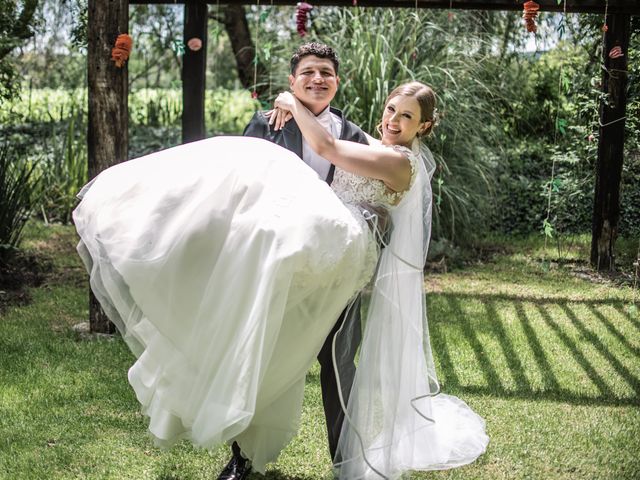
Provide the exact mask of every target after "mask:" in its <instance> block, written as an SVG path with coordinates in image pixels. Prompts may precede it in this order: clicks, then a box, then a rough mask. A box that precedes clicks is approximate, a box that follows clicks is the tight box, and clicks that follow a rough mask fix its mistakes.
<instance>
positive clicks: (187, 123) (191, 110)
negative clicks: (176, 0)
mask: <svg viewBox="0 0 640 480" xmlns="http://www.w3.org/2000/svg"><path fill="white" fill-rule="evenodd" d="M207 20H208V14H207V3H206V1H204V0H197V1H190V2H187V3H185V6H184V44H185V52H184V57H183V59H182V142H183V143H187V142H193V141H194V140H201V139H203V138H204V137H205V134H206V132H205V126H204V93H205V74H206V67H207ZM196 40H200V44H201V47H200V48H199V49H198V50H192V48H191V47H190V46H189V42H190V41H191V42H192V43H193V42H195V41H196ZM196 43H197V42H196Z"/></svg>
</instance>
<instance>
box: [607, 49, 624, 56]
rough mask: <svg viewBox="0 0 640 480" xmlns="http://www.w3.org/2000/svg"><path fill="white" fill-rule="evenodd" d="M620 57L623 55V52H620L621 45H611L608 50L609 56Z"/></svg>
mask: <svg viewBox="0 0 640 480" xmlns="http://www.w3.org/2000/svg"><path fill="white" fill-rule="evenodd" d="M620 57H624V53H622V48H621V47H613V48H612V49H611V50H610V51H609V58H620Z"/></svg>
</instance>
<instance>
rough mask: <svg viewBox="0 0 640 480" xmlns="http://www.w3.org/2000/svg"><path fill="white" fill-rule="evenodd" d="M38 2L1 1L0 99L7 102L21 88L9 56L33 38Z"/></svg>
mask: <svg viewBox="0 0 640 480" xmlns="http://www.w3.org/2000/svg"><path fill="white" fill-rule="evenodd" d="M37 6H38V0H0V99H2V100H7V99H9V98H11V97H12V96H13V95H15V94H16V93H17V91H18V89H19V87H20V85H19V84H18V82H17V78H16V70H15V66H14V65H13V62H12V61H11V58H10V57H9V54H10V53H11V52H12V51H13V50H14V49H15V48H16V47H18V46H20V45H21V44H22V43H23V42H24V41H25V40H28V39H29V38H31V37H32V36H33V27H34V21H35V12H36V8H37Z"/></svg>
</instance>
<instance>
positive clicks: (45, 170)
mask: <svg viewBox="0 0 640 480" xmlns="http://www.w3.org/2000/svg"><path fill="white" fill-rule="evenodd" d="M59 127H62V128H63V130H61V128H59ZM49 142H50V143H49V145H50V148H49V149H48V152H47V156H46V161H44V162H42V163H40V175H41V177H42V183H43V191H42V195H41V199H40V202H41V210H42V212H43V215H45V220H47V221H55V222H60V223H63V224H68V223H70V222H71V213H72V212H73V209H74V208H75V206H76V204H77V199H76V195H77V193H78V192H79V191H80V189H81V188H82V186H83V185H84V184H85V183H87V171H88V157H87V141H86V120H85V118H84V114H83V112H82V111H75V112H74V111H72V112H71V114H70V115H69V117H68V118H67V119H66V120H65V121H64V122H62V123H61V124H60V125H59V126H58V128H55V127H54V126H52V136H51V139H50V140H49Z"/></svg>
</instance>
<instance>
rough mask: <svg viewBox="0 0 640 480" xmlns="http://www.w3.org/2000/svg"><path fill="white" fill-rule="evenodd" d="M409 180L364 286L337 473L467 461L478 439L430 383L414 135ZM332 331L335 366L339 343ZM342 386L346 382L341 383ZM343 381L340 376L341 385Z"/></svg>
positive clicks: (422, 204)
mask: <svg viewBox="0 0 640 480" xmlns="http://www.w3.org/2000/svg"><path fill="white" fill-rule="evenodd" d="M413 156H415V157H420V158H422V160H423V161H421V162H412V163H414V164H415V165H416V166H417V168H416V170H417V171H416V174H415V181H414V183H413V186H412V188H411V190H410V191H409V192H408V193H407V194H406V195H404V197H403V198H402V200H401V201H400V203H399V204H398V205H397V206H396V207H394V208H392V209H391V210H390V217H391V223H392V228H393V230H392V234H391V238H390V241H389V243H388V246H387V247H386V248H384V249H383V251H382V254H381V258H380V263H379V265H378V270H377V274H376V276H375V280H374V283H373V288H372V296H371V302H370V305H369V309H368V315H367V318H366V324H365V329H364V335H363V341H362V346H361V349H360V358H359V363H358V366H357V370H356V377H355V380H354V384H353V386H352V388H351V395H350V399H349V403H348V406H347V407H346V418H345V422H344V424H343V429H342V433H341V436H340V441H339V445H338V453H337V455H336V458H335V462H336V473H337V476H338V477H339V478H340V479H341V480H357V479H379V478H388V479H395V478H399V477H400V476H401V475H402V474H403V473H404V472H406V471H409V470H439V469H447V468H453V467H457V466H461V465H465V464H468V463H470V462H472V461H474V460H475V459H476V458H477V457H478V456H479V455H481V454H482V453H483V452H484V451H485V450H486V447H487V444H488V441H489V439H488V437H487V435H486V433H485V424H484V421H483V419H482V418H481V417H479V416H478V415H476V414H475V413H474V412H473V411H472V410H471V408H469V407H468V406H467V405H466V404H465V403H464V402H463V401H462V400H460V399H458V398H456V397H452V396H449V395H445V394H442V393H439V385H438V381H437V376H436V372H435V366H434V362H433V357H432V353H431V347H430V342H429V330H428V326H427V317H426V306H425V295H424V276H423V265H424V263H425V260H426V253H427V249H428V245H429V238H430V232H431V206H432V202H431V199H432V192H431V184H430V179H431V176H432V174H433V170H434V168H435V162H434V161H433V157H432V156H431V153H430V152H429V151H428V149H426V148H424V147H423V148H422V151H420V147H419V145H418V144H417V142H416V144H415V145H414V148H413ZM349 335H351V332H350V331H348V330H346V329H343V330H342V331H340V332H339V334H338V335H337V336H336V339H335V341H334V357H335V365H336V370H337V373H338V375H339V374H340V368H341V365H342V364H343V361H342V360H341V358H340V345H341V343H342V342H347V343H346V344H348V342H349V340H348V336H349ZM346 388H348V386H347V387H346ZM344 389H345V386H343V391H344Z"/></svg>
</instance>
